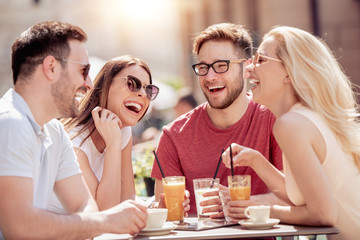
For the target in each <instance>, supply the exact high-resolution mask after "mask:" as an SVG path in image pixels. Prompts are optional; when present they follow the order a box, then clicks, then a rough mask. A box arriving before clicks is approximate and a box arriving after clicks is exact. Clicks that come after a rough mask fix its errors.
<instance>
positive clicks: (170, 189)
mask: <svg viewBox="0 0 360 240" xmlns="http://www.w3.org/2000/svg"><path fill="white" fill-rule="evenodd" d="M162 181H163V190H164V195H165V204H166V208H167V209H168V219H167V220H168V221H178V222H180V223H182V222H183V221H184V207H183V206H182V202H183V201H184V194H185V177H184V176H172V177H165V178H163V179H162Z"/></svg>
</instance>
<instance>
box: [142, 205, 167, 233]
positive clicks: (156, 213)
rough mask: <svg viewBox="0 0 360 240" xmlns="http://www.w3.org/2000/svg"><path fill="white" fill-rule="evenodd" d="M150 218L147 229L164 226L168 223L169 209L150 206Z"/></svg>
mask: <svg viewBox="0 0 360 240" xmlns="http://www.w3.org/2000/svg"><path fill="white" fill-rule="evenodd" d="M147 213H148V218H147V220H146V227H145V228H146V229H151V228H162V227H163V226H164V224H165V223H166V218H167V214H168V210H167V209H166V208H148V209H147Z"/></svg>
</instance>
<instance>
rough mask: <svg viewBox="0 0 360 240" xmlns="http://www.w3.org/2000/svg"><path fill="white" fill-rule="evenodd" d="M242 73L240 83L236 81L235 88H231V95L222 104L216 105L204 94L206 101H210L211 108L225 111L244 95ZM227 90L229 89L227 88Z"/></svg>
mask: <svg viewBox="0 0 360 240" xmlns="http://www.w3.org/2000/svg"><path fill="white" fill-rule="evenodd" d="M241 76H242V73H241V74H240V76H239V78H238V79H239V81H235V85H234V88H232V89H230V88H229V95H228V96H227V97H226V98H225V99H224V100H223V101H222V102H221V103H220V104H216V105H215V104H214V103H213V102H211V101H210V100H209V97H208V96H207V95H206V94H205V93H204V91H203V93H204V95H205V98H206V100H207V101H208V103H209V105H210V107H212V108H214V109H225V108H227V107H229V106H230V105H231V104H232V103H233V102H234V101H235V100H236V99H237V98H238V97H239V96H240V94H241V93H242V91H243V90H244V79H243V78H242V77H241ZM226 89H227V88H226Z"/></svg>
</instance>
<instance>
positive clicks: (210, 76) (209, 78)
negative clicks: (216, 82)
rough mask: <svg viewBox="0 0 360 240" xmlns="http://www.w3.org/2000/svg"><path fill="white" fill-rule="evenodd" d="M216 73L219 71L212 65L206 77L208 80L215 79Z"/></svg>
mask: <svg viewBox="0 0 360 240" xmlns="http://www.w3.org/2000/svg"><path fill="white" fill-rule="evenodd" d="M216 75H217V73H216V72H215V71H214V69H213V68H212V67H210V68H209V71H208V73H207V74H206V75H205V76H204V77H205V79H206V80H212V79H215V76H216Z"/></svg>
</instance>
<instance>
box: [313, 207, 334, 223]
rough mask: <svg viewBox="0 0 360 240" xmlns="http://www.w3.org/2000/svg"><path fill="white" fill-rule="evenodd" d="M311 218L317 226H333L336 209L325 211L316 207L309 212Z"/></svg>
mask: <svg viewBox="0 0 360 240" xmlns="http://www.w3.org/2000/svg"><path fill="white" fill-rule="evenodd" d="M311 218H312V220H313V221H314V224H315V225H318V226H334V225H335V223H336V219H337V213H336V211H326V210H323V211H321V209H318V211H315V212H313V213H312V214H311Z"/></svg>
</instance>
